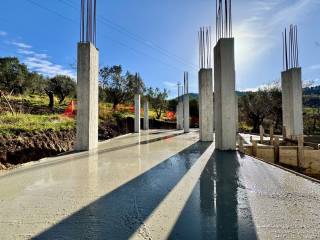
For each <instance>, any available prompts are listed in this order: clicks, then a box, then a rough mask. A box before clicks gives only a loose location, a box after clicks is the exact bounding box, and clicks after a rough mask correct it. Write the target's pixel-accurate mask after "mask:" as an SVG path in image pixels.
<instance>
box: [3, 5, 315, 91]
mask: <svg viewBox="0 0 320 240" xmlns="http://www.w3.org/2000/svg"><path fill="white" fill-rule="evenodd" d="M97 1H98V30H97V46H98V48H99V49H100V61H101V62H100V65H102V66H103V65H114V64H121V65H122V66H123V68H124V69H125V70H129V71H132V72H136V71H137V72H140V74H141V76H142V77H143V78H144V80H145V82H146V84H147V85H148V86H153V87H160V88H168V89H169V90H170V91H171V96H174V95H175V94H176V83H177V82H178V81H182V79H183V71H189V72H190V88H191V92H197V91H198V86H197V71H198V41H197V32H198V30H199V28H200V27H201V26H210V25H211V26H212V27H213V26H215V0H153V1H151V0H97ZM1 3H2V5H1V15H0V56H9V55H10V56H12V55H14V56H19V57H20V59H21V60H22V61H23V62H24V63H26V64H27V65H28V67H29V68H30V69H31V70H35V71H38V72H40V73H43V74H46V75H49V76H52V75H54V74H58V73H59V74H68V75H71V76H75V69H74V66H75V63H76V43H77V42H78V40H79V6H80V0H45V1H44V0H2V1H1ZM319 12H320V0H267V1H262V0H237V1H233V23H234V26H233V29H234V36H235V41H236V75H237V76H236V79H237V84H236V86H237V89H238V90H249V89H256V88H257V87H259V86H263V85H266V84H268V83H271V82H273V81H276V80H279V78H280V72H281V70H282V49H281V44H282V39H281V32H282V31H283V29H284V27H285V26H288V25H289V24H291V23H293V24H297V25H298V28H299V45H300V46H299V48H300V64H301V66H302V67H303V80H304V81H306V82H314V83H319V84H320V28H319V23H320V15H319ZM213 32H214V31H213ZM213 39H215V37H214V36H213Z"/></svg>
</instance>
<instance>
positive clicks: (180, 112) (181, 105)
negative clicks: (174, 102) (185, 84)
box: [179, 97, 184, 130]
mask: <svg viewBox="0 0 320 240" xmlns="http://www.w3.org/2000/svg"><path fill="white" fill-rule="evenodd" d="M183 117H184V116H183V100H182V97H180V100H179V130H182V129H183V125H184V118H183Z"/></svg>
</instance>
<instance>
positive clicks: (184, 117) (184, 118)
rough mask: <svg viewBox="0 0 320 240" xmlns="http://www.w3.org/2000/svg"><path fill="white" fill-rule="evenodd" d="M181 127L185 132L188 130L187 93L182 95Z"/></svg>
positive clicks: (188, 110) (188, 108)
mask: <svg viewBox="0 0 320 240" xmlns="http://www.w3.org/2000/svg"><path fill="white" fill-rule="evenodd" d="M183 127H184V132H185V133H188V132H190V107H189V94H185V95H183Z"/></svg>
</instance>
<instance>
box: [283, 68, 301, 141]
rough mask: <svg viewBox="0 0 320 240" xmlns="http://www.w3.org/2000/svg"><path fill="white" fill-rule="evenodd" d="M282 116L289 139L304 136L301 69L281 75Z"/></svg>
mask: <svg viewBox="0 0 320 240" xmlns="http://www.w3.org/2000/svg"><path fill="white" fill-rule="evenodd" d="M281 85H282V116H283V124H284V125H285V126H286V135H287V137H288V138H295V137H296V136H299V135H302V134H303V106H302V82H301V68H292V69H289V70H287V71H284V72H282V73H281Z"/></svg>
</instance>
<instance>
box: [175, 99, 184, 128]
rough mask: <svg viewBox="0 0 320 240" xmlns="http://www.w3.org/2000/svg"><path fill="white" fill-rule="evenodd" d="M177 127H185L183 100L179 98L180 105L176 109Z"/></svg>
mask: <svg viewBox="0 0 320 240" xmlns="http://www.w3.org/2000/svg"><path fill="white" fill-rule="evenodd" d="M176 119H177V129H178V130H182V129H183V102H182V101H181V100H180V98H179V99H178V105H177V109H176Z"/></svg>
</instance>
